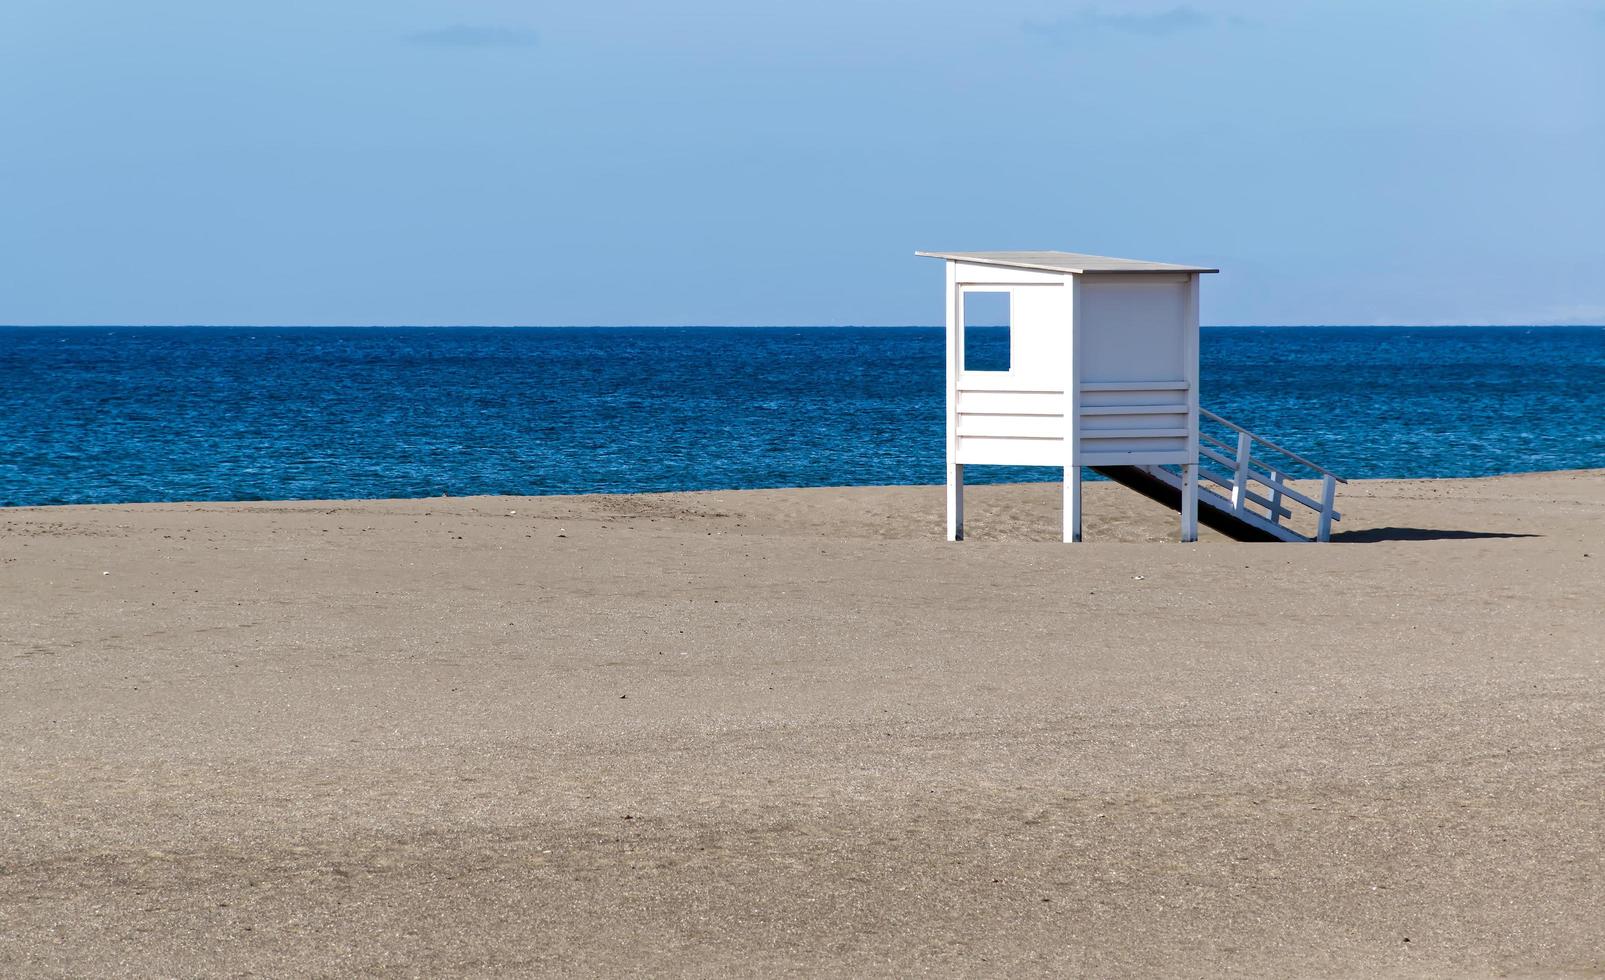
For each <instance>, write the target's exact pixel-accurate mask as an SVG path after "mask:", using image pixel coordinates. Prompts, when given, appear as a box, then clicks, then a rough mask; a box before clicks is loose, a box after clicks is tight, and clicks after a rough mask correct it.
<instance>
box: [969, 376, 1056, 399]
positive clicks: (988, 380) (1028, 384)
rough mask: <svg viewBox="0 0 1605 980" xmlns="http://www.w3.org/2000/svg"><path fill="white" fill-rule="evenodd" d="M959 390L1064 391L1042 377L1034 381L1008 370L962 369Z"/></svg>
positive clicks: (1050, 392)
mask: <svg viewBox="0 0 1605 980" xmlns="http://www.w3.org/2000/svg"><path fill="white" fill-rule="evenodd" d="M958 390H960V391H1012V392H1040V393H1044V394H1060V393H1062V392H1063V391H1064V389H1063V387H1062V386H1059V385H1043V384H1042V383H1041V381H1040V379H1038V380H1035V381H1033V380H1031V379H1028V378H1017V377H1015V376H1014V375H1012V374H1010V373H1009V372H1008V371H960V372H959V377H958Z"/></svg>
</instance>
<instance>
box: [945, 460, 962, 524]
mask: <svg viewBox="0 0 1605 980" xmlns="http://www.w3.org/2000/svg"><path fill="white" fill-rule="evenodd" d="M947 539H948V540H949V541H963V540H964V464H962V463H948V464H947Z"/></svg>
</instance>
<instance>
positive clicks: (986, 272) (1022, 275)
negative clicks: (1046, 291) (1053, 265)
mask: <svg viewBox="0 0 1605 980" xmlns="http://www.w3.org/2000/svg"><path fill="white" fill-rule="evenodd" d="M952 265H953V278H954V281H956V282H958V283H959V284H960V285H963V286H1063V285H1064V284H1065V282H1064V280H1065V277H1064V274H1063V273H1062V272H1056V271H1053V270H1044V269H1020V268H1009V267H1006V266H996V265H987V264H985V263H981V262H954V263H952Z"/></svg>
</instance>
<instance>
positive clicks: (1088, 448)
mask: <svg viewBox="0 0 1605 980" xmlns="http://www.w3.org/2000/svg"><path fill="white" fill-rule="evenodd" d="M949 265H950V270H949V272H950V275H949V290H950V296H949V317H948V319H949V323H948V332H949V333H948V360H949V372H948V375H949V391H948V394H949V399H948V427H949V457H950V460H951V461H954V462H956V463H958V464H960V465H963V464H971V463H975V464H1001V465H1020V466H1100V465H1118V464H1138V463H1143V464H1159V463H1191V462H1195V461H1196V460H1197V436H1196V433H1197V431H1198V424H1197V387H1198V376H1197V375H1198V346H1197V345H1198V318H1197V277H1196V276H1193V275H1166V274H1143V275H1130V274H1127V275H1104V276H1097V275H1084V276H1076V275H1069V274H1059V273H1040V272H1031V271H1025V270H1011V269H999V268H994V267H990V266H973V265H967V264H965V263H962V262H953V263H949ZM978 291H986V292H992V291H1006V292H1008V293H1009V294H1010V309H1011V318H1010V361H1009V370H1008V371H969V370H966V369H965V368H964V367H963V363H962V358H963V350H964V342H963V335H962V334H963V331H962V324H963V322H964V302H965V297H966V295H967V294H971V293H974V292H978ZM1072 430H1074V431H1072ZM1069 446H1074V447H1076V452H1074V453H1072V452H1070V451H1069V449H1068V448H1067V447H1069Z"/></svg>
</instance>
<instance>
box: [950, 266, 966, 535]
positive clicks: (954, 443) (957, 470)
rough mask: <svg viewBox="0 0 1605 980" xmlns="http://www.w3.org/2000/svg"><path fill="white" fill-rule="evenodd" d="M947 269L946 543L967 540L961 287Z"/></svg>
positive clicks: (951, 271)
mask: <svg viewBox="0 0 1605 980" xmlns="http://www.w3.org/2000/svg"><path fill="white" fill-rule="evenodd" d="M946 265H947V290H946V292H947V337H946V339H947V539H948V540H949V541H962V540H964V466H963V464H962V463H961V462H960V461H959V432H958V429H959V427H958V418H959V416H958V410H959V398H958V390H959V389H958V381H959V363H960V357H961V356H962V354H963V348H962V346H961V344H962V343H963V337H962V336H961V334H962V327H963V323H962V322H961V321H960V320H959V317H960V316H961V315H962V314H961V313H960V311H959V305H958V301H959V289H958V283H957V282H956V281H955V279H954V276H953V263H951V262H948V263H946Z"/></svg>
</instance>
